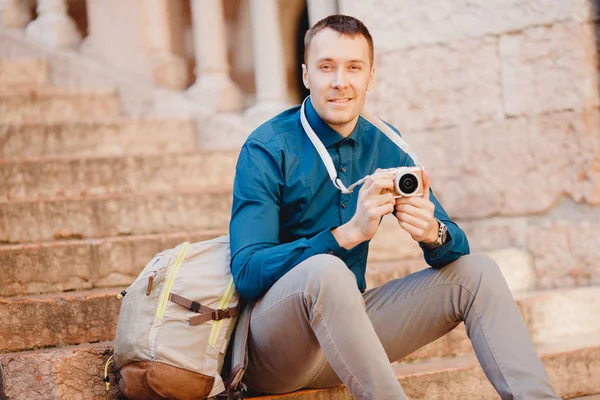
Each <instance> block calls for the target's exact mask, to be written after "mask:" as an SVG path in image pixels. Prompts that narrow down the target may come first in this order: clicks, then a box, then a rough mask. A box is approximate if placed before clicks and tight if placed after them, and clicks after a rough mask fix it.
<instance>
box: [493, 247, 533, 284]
mask: <svg viewBox="0 0 600 400" xmlns="http://www.w3.org/2000/svg"><path fill="white" fill-rule="evenodd" d="M488 255H489V256H490V257H492V258H493V259H494V260H495V261H496V263H497V264H498V266H499V267H500V270H501V271H502V274H503V275H504V278H506V282H507V283H508V287H509V288H510V290H511V292H513V293H517V292H523V291H526V290H531V289H533V288H534V287H535V279H536V273H535V270H534V268H533V258H532V257H531V254H530V253H528V252H526V251H523V250H521V249H517V248H509V249H502V250H496V251H492V252H489V253H488Z"/></svg>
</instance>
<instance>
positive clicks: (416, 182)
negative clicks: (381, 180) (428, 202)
mask: <svg viewBox="0 0 600 400" xmlns="http://www.w3.org/2000/svg"><path fill="white" fill-rule="evenodd" d="M380 173H394V175H395V176H394V198H397V197H414V196H423V169H421V168H420V167H398V168H388V169H382V170H380V171H378V172H376V174H380Z"/></svg>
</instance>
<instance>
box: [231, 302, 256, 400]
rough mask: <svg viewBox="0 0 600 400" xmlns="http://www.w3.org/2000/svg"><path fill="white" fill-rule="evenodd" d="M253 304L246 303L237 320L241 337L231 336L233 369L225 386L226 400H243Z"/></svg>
mask: <svg viewBox="0 0 600 400" xmlns="http://www.w3.org/2000/svg"><path fill="white" fill-rule="evenodd" d="M253 306H254V304H253V303H248V304H247V305H246V309H245V310H244V312H243V313H242V314H241V316H240V318H239V319H238V324H241V326H242V330H241V331H240V332H239V333H241V335H234V336H233V349H232V355H231V359H232V360H231V361H232V362H231V364H232V365H233V369H232V370H231V373H230V375H229V376H230V381H229V385H228V386H227V400H235V399H243V398H244V392H245V391H246V390H247V388H246V385H245V384H244V383H243V382H242V378H243V377H244V373H245V372H246V368H247V367H248V334H249V332H250V316H251V315H252V308H253Z"/></svg>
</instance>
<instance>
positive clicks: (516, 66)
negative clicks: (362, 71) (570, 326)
mask: <svg viewBox="0 0 600 400" xmlns="http://www.w3.org/2000/svg"><path fill="white" fill-rule="evenodd" d="M339 4H340V11H341V12H342V13H344V14H350V15H353V16H356V17H357V18H359V19H361V20H362V21H363V22H365V24H366V25H367V27H369V29H370V30H371V33H372V34H373V37H374V40H375V47H376V54H377V57H376V66H377V72H376V84H375V87H374V90H373V91H372V92H371V94H370V98H369V107H370V108H371V109H373V110H375V111H376V112H377V114H379V115H380V116H381V117H382V118H384V119H386V120H388V121H389V122H391V123H393V124H394V125H395V126H396V127H398V128H399V129H400V130H401V132H403V135H404V137H405V138H406V139H407V141H408V142H409V143H410V144H412V145H413V147H414V148H415V151H416V152H417V153H418V154H419V155H420V157H421V159H422V160H423V162H424V163H425V165H426V167H427V168H428V169H429V170H430V171H431V172H432V185H433V188H434V189H435V191H436V194H437V195H438V197H439V198H440V200H441V201H442V203H443V205H444V206H445V208H446V209H447V211H448V212H449V213H450V214H451V215H452V216H453V217H454V218H456V219H457V220H458V221H459V222H460V223H461V225H462V226H464V227H465V230H467V232H468V234H469V237H470V239H471V242H472V245H473V246H472V247H473V248H474V249H475V250H483V249H486V248H497V247H502V246H506V247H511V246H512V247H515V246H516V247H519V248H522V249H523V250H526V251H528V252H529V253H530V254H531V255H532V256H533V257H534V264H535V268H536V269H537V270H538V272H539V271H542V273H541V274H538V276H541V278H540V282H538V284H539V285H540V286H542V287H552V286H554V285H555V284H556V283H557V282H558V281H560V280H565V279H566V280H567V281H572V282H573V284H581V283H582V281H584V282H589V283H593V282H594V283H599V282H600V277H599V276H598V275H600V273H599V272H598V271H599V268H598V267H597V266H596V265H597V256H598V255H597V254H593V253H594V252H596V253H597V251H596V250H597V249H598V248H600V238H599V235H597V234H595V233H594V232H597V231H598V228H599V227H600V207H599V206H600V96H599V88H600V79H599V74H600V63H599V57H598V54H599V52H600V45H599V42H600V23H599V21H600V12H599V9H600V2H599V1H598V0H526V1H523V0H475V1H471V0H469V1H466V0H457V1H452V2H449V1H440V0H424V1H420V2H404V1H395V0H374V1H370V2H362V1H355V0H340V2H339ZM594 249H596V250H594ZM561 271H569V272H568V276H567V275H566V273H562V272H561Z"/></svg>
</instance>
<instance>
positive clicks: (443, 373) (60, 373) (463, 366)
mask: <svg viewBox="0 0 600 400" xmlns="http://www.w3.org/2000/svg"><path fill="white" fill-rule="evenodd" d="M539 351H540V355H541V359H542V361H543V363H544V366H545V367H546V370H547V372H548V375H549V376H550V379H551V381H552V384H553V386H554V388H555V389H556V391H557V392H558V394H559V395H560V396H562V397H564V398H572V397H576V396H583V395H587V394H594V393H600V368H598V366H600V343H598V337H582V338H580V337H575V338H569V339H567V340H564V341H562V342H560V343H557V344H556V345H553V346H543V347H540V349H539ZM111 352H112V349H111V348H110V347H109V346H108V345H105V344H100V345H96V346H82V347H73V348H68V349H59V350H46V351H41V352H26V353H13V354H5V355H0V365H1V366H2V376H3V379H4V382H3V388H2V389H3V390H4V393H5V396H6V398H7V399H8V400H17V399H21V398H27V399H31V400H38V399H40V400H42V399H44V400H45V399H48V398H81V399H105V398H106V399H117V398H118V395H119V394H118V391H117V390H116V382H115V380H114V379H115V378H114V375H113V374H111V375H110V377H111V383H112V385H111V392H110V393H107V394H105V393H104V392H103V391H104V383H103V382H102V381H101V379H99V378H100V377H101V376H102V374H103V370H104V362H105V361H106V360H107V359H108V357H109V355H110V353H111ZM395 370H396V373H397V374H398V376H399V380H400V383H401V384H402V386H403V387H404V390H405V391H406V394H407V395H408V396H409V398H411V399H422V400H426V399H441V398H443V399H465V398H474V397H473V396H474V394H475V393H476V394H477V398H480V399H496V398H498V395H497V394H496V392H495V391H494V390H493V388H492V386H491V384H490V383H489V382H488V381H487V378H486V377H485V375H484V373H483V371H482V370H481V368H480V367H479V366H478V365H477V360H476V359H475V357H474V356H467V357H458V358H447V359H441V360H430V361H427V362H424V363H413V364H398V365H396V366H395ZM66 377H69V379H67V378H66ZM0 393H2V392H0ZM56 396H58V397H56ZM61 396H65V397H61ZM67 396H70V397H67ZM103 396H105V397H103ZM254 398H256V399H261V400H324V399H336V400H351V397H350V395H349V394H348V392H347V391H346V389H345V387H344V386H339V387H335V388H331V389H322V390H306V391H299V392H295V393H289V394H284V395H278V396H263V397H254Z"/></svg>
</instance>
